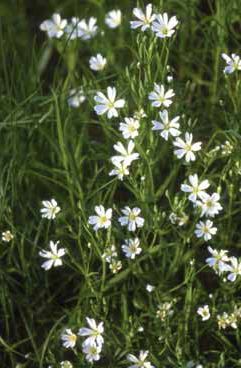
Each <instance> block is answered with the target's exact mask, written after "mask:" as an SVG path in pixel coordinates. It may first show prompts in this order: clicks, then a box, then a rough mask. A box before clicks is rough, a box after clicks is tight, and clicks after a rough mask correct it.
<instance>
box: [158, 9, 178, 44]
mask: <svg viewBox="0 0 241 368" xmlns="http://www.w3.org/2000/svg"><path fill="white" fill-rule="evenodd" d="M177 24H178V20H177V18H176V17H171V18H170V19H169V20H168V15H167V13H164V14H157V15H156V17H155V20H154V22H153V24H152V30H153V31H154V32H155V34H156V36H157V37H160V38H166V37H172V35H173V34H174V33H175V29H174V28H175V27H176V26H177Z"/></svg>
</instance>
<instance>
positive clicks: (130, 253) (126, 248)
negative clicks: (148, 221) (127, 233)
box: [121, 238, 142, 259]
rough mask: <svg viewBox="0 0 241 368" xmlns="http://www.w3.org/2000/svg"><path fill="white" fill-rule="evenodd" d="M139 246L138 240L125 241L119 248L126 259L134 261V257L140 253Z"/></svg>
mask: <svg viewBox="0 0 241 368" xmlns="http://www.w3.org/2000/svg"><path fill="white" fill-rule="evenodd" d="M139 245H140V240H139V239H138V238H135V239H126V240H125V244H123V245H122V246H121V248H122V250H123V252H124V253H125V256H126V258H130V259H135V257H136V256H137V255H138V254H140V253H141V252H142V249H141V247H140V246H139Z"/></svg>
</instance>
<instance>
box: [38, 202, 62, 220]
mask: <svg viewBox="0 0 241 368" xmlns="http://www.w3.org/2000/svg"><path fill="white" fill-rule="evenodd" d="M42 204H43V206H44V207H43V208H41V210H40V212H41V214H42V217H43V218H47V219H48V220H54V219H55V217H56V215H57V214H58V213H59V212H60V210H61V208H60V207H59V206H58V203H57V202H56V200H55V199H51V200H50V201H42Z"/></svg>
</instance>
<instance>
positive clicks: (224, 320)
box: [217, 306, 241, 330]
mask: <svg viewBox="0 0 241 368" xmlns="http://www.w3.org/2000/svg"><path fill="white" fill-rule="evenodd" d="M240 322H241V308H238V307H236V306H235V308H234V310H233V312H232V313H229V314H228V313H227V312H223V313H222V314H218V315H217V323H218V328H219V329H223V330H225V329H226V328H228V327H231V328H233V329H235V330H236V329H237V328H238V324H239V323H240Z"/></svg>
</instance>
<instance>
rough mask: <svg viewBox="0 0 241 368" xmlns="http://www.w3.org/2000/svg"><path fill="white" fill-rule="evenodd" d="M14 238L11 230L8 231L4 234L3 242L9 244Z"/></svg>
mask: <svg viewBox="0 0 241 368" xmlns="http://www.w3.org/2000/svg"><path fill="white" fill-rule="evenodd" d="M13 238H14V236H13V234H12V233H11V231H10V230H6V231H3V232H2V241H3V242H5V243H9V242H10V241H11V240H13Z"/></svg>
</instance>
